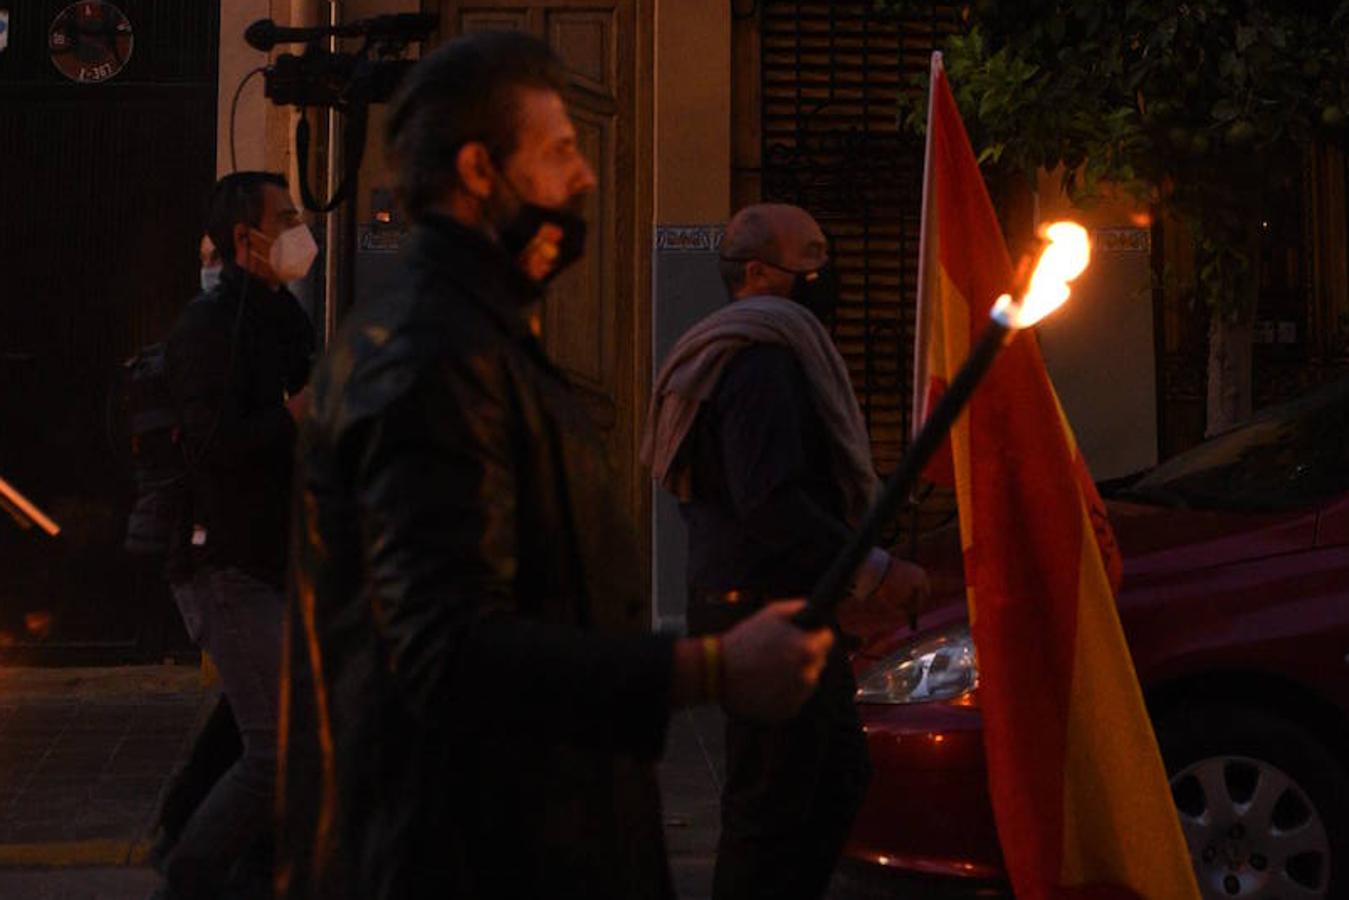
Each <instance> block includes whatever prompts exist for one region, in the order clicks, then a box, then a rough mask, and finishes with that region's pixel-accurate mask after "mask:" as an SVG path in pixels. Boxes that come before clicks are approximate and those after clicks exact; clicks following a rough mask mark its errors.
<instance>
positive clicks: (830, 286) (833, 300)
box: [791, 263, 838, 327]
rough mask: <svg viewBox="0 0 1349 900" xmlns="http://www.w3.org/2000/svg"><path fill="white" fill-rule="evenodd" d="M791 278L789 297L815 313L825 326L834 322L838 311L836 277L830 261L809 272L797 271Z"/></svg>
mask: <svg viewBox="0 0 1349 900" xmlns="http://www.w3.org/2000/svg"><path fill="white" fill-rule="evenodd" d="M795 274H796V277H795V278H793V279H792V293H791V299H792V300H795V301H796V302H797V303H800V304H801V305H802V306H804V307H805V308H806V309H808V310H810V311H811V312H813V313H814V314H815V318H817V319H819V320H820V321H821V322H822V323H823V324H824V325H825V326H826V327H828V326H830V325H832V324H833V323H834V313H835V312H837V311H838V277H837V276H836V275H835V274H834V266H833V264H832V263H825V264H824V265H822V266H820V267H819V268H818V269H815V270H813V271H810V272H797V273H795Z"/></svg>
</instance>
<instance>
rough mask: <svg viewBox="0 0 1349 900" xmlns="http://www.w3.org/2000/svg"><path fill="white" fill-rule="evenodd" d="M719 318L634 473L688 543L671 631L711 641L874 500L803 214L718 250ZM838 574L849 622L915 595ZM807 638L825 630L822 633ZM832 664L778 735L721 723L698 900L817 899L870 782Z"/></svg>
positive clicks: (843, 685)
mask: <svg viewBox="0 0 1349 900" xmlns="http://www.w3.org/2000/svg"><path fill="white" fill-rule="evenodd" d="M720 267H721V275H722V279H723V281H724V282H725V286H726V290H727V293H728V295H729V296H730V298H731V301H732V302H730V303H729V304H727V305H726V306H724V307H722V308H721V309H720V310H718V311H717V312H715V313H713V314H712V315H710V316H708V317H707V318H705V319H704V320H703V321H701V322H699V323H698V324H697V325H695V326H694V327H693V328H691V329H690V330H689V331H688V333H687V334H685V335H684V336H683V337H682V338H681V339H680V340H679V342H678V343H677V344H676V345H675V347H674V348H673V349H672V350H671V352H670V354H669V356H668V357H667V359H666V360H665V362H664V365H663V366H662V370H661V372H660V374H659V375H658V376H657V378H656V385H655V389H654V390H653V392H652V403H651V409H650V412H649V414H648V417H647V434H646V440H645V442H644V446H643V459H644V461H645V462H646V463H647V464H648V465H649V466H651V468H652V473H653V475H654V476H655V478H656V479H657V480H658V481H659V482H660V483H661V484H662V485H663V486H664V487H666V488H667V489H668V490H670V491H671V492H672V493H674V494H675V496H677V497H678V498H679V500H680V501H681V506H680V508H681V512H682V513H683V516H684V519H685V522H686V523H687V525H688V534H689V567H688V583H689V586H690V590H689V605H688V624H689V630H690V632H691V633H692V634H694V635H714V634H718V633H721V632H724V631H726V630H727V629H728V628H730V627H731V626H732V625H734V624H735V623H737V622H739V621H741V620H743V619H745V618H747V617H749V616H750V615H752V614H753V613H754V612H755V610H757V609H759V608H761V607H762V606H763V605H764V604H765V602H766V601H768V600H770V599H772V598H774V597H785V596H793V595H798V594H804V593H806V592H808V591H809V590H810V588H811V586H812V585H814V584H815V583H816V581H818V580H819V578H820V576H821V575H822V574H823V573H824V572H825V570H826V569H827V568H828V566H829V562H830V560H831V559H832V558H833V557H834V555H835V554H837V553H838V551H839V549H840V548H841V547H843V546H844V545H845V544H847V542H848V540H849V537H850V536H851V533H852V528H853V527H855V526H856V524H857V523H858V521H859V520H860V519H861V516H862V514H863V513H864V512H865V511H866V508H867V506H868V504H869V503H870V502H871V501H872V500H873V498H874V497H875V494H876V489H877V487H878V482H877V479H876V474H875V469H874V467H873V465H872V461H871V449H870V439H869V437H868V435H867V431H866V426H865V423H864V421H863V419H862V413H861V410H860V409H859V408H858V405H857V400H856V398H855V397H854V395H853V390H852V384H851V382H850V380H849V377H848V371H847V367H846V365H845V364H844V362H843V359H842V357H841V356H840V355H839V353H838V350H837V349H835V347H834V344H833V342H832V340H831V339H830V337H829V333H828V331H827V330H826V325H827V323H831V322H832V319H833V315H834V308H835V306H836V305H837V302H838V287H837V282H836V280H835V278H834V274H833V270H832V263H831V260H830V259H829V254H828V243H827V242H826V240H825V236H824V233H823V232H822V230H821V229H820V226H819V224H818V223H817V222H816V221H815V220H814V218H812V217H811V216H810V214H809V213H807V212H806V211H805V210H803V209H800V208H798V207H795V206H786V205H782V204H759V205H756V206H750V207H747V208H746V209H743V210H741V211H740V212H739V213H737V214H736V215H735V216H734V217H733V218H732V219H731V221H730V223H729V224H728V225H727V228H726V236H725V239H724V240H723V243H722V247H721V264H720ZM877 542H878V537H877V535H875V534H872V535H871V536H870V538H869V539H868V540H867V542H866V544H865V546H861V545H857V546H859V547H861V552H860V554H859V555H858V556H857V558H856V559H853V560H851V561H850V563H849V565H848V567H847V571H846V572H843V573H842V578H843V582H842V583H841V584H840V587H841V588H843V589H845V592H846V594H847V596H848V598H849V601H850V606H851V607H852V608H854V609H857V608H868V609H871V610H878V609H879V610H887V609H888V610H893V611H895V612H898V613H902V612H904V611H910V612H916V611H917V610H918V609H920V608H921V606H922V605H923V604H924V603H925V602H926V598H927V593H928V592H927V579H926V576H925V575H924V573H923V571H922V570H921V569H920V568H918V567H917V566H915V565H913V564H911V563H909V562H905V561H903V560H899V559H895V558H893V557H891V555H890V554H889V553H887V552H886V551H885V550H883V549H881V548H879V547H877V546H875V545H876V544H877ZM818 624H819V625H826V626H833V625H834V624H835V623H834V621H833V616H832V615H825V616H822V617H820V620H819V622H818ZM855 692H856V685H855V684H854V683H853V679H852V674H851V671H850V669H849V667H848V662H847V658H846V656H845V654H844V652H843V650H842V649H841V647H839V646H836V647H835V651H834V652H833V653H832V654H831V657H830V660H829V663H828V665H827V666H826V667H825V670H824V672H823V673H822V674H821V677H820V686H819V689H818V690H817V691H816V693H815V696H814V697H812V698H811V700H810V701H809V702H808V703H807V704H806V706H805V707H803V708H802V710H801V712H800V713H799V714H798V715H796V716H795V717H793V718H792V719H790V720H789V721H786V722H781V723H775V724H769V723H765V722H762V721H756V720H753V719H750V718H748V717H745V716H735V715H732V716H729V717H728V719H727V723H726V783H725V786H724V789H723V792H722V810H721V812H722V815H721V839H720V844H719V846H718V852H717V862H716V871H715V874H714V878H713V897H714V898H717V900H747V898H759V897H761V898H770V897H772V898H784V897H793V898H812V897H819V896H821V895H822V894H823V893H824V891H825V889H826V887H827V886H828V883H829V878H830V875H831V874H832V872H833V869H834V864H835V862H836V861H837V859H838V855H839V853H840V851H841V850H842V848H843V842H844V840H845V839H846V838H847V835H848V831H849V829H850V827H851V825H852V821H853V818H854V816H855V815H856V812H857V809H858V807H859V805H860V803H861V800H862V796H863V792H864V790H865V787H866V783H867V780H868V778H869V774H870V765H869V762H868V760H867V754H866V743H865V738H864V736H863V733H862V727H861V723H860V721H859V720H858V716H857V710H856V708H855V706H854V703H853V696H854V694H855Z"/></svg>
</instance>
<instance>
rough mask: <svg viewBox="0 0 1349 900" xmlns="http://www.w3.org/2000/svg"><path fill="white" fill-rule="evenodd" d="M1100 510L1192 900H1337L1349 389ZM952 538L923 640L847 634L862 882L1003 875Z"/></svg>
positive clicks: (1346, 709)
mask: <svg viewBox="0 0 1349 900" xmlns="http://www.w3.org/2000/svg"><path fill="white" fill-rule="evenodd" d="M1106 493H1107V494H1108V496H1109V497H1110V500H1109V503H1110V506H1111V515H1112V520H1113V523H1114V527H1115V531H1116V536H1117V538H1118V540H1119V543H1120V546H1121V548H1122V549H1123V553H1124V560H1125V569H1124V573H1125V574H1124V583H1123V587H1122V589H1121V591H1120V596H1119V600H1118V606H1119V613H1120V618H1121V620H1122V621H1123V624H1124V629H1125V632H1126V634H1127V636H1128V640H1129V645H1130V649H1131V651H1132V654H1133V659H1134V665H1135V666H1136V668H1137V670H1138V676H1139V679H1140V681H1141V683H1142V685H1143V689H1144V692H1145V695H1146V697H1147V701H1148V705H1149V709H1150V712H1151V715H1152V719H1153V724H1154V726H1155V728H1156V732H1157V737H1158V742H1159V743H1160V745H1161V749H1162V754H1163V757H1164V759H1165V761H1166V766H1167V771H1168V773H1169V775H1170V778H1171V788H1172V793H1173V796H1174V798H1175V802H1176V806H1177V810H1178V814H1179V816H1180V819H1181V823H1182V826H1183V829H1184V832H1185V836H1186V839H1187V842H1188V844H1189V849H1190V853H1191V856H1192V858H1193V861H1194V866H1195V871H1196V873H1197V874H1198V878H1199V884H1200V888H1201V892H1202V894H1203V896H1204V897H1205V898H1234V897H1237V898H1254V897H1259V898H1271V900H1294V898H1308V900H1310V898H1346V897H1349V381H1346V382H1343V383H1340V384H1337V385H1334V386H1332V387H1331V388H1329V389H1326V390H1322V391H1320V392H1319V393H1316V394H1314V395H1312V396H1310V397H1307V398H1304V399H1302V400H1300V401H1297V402H1295V403H1292V404H1288V405H1285V406H1282V407H1279V408H1276V409H1274V410H1271V411H1270V412H1269V413H1267V414H1264V415H1262V416H1260V417H1258V418H1257V419H1255V420H1253V421H1251V422H1250V423H1248V424H1247V425H1244V426H1242V427H1239V428H1237V429H1235V430H1233V431H1231V432H1228V433H1227V434H1225V435H1222V436H1219V437H1217V438H1214V439H1212V440H1210V441H1207V442H1206V443H1204V444H1201V445H1199V446H1197V447H1195V448H1193V449H1191V450H1189V451H1187V452H1185V453H1183V454H1181V455H1179V456H1177V457H1175V458H1173V459H1171V460H1170V461H1168V462H1166V463H1165V464H1163V465H1161V466H1159V467H1158V468H1156V469H1153V470H1151V471H1150V472H1148V473H1146V474H1145V475H1143V476H1142V477H1141V478H1138V479H1134V480H1132V481H1131V482H1128V483H1126V485H1125V486H1123V487H1122V488H1120V489H1118V490H1114V491H1107V492H1106ZM947 531H948V533H947V534H945V535H941V536H934V538H935V539H929V540H928V541H927V542H926V543H925V549H924V551H922V552H921V553H920V560H921V561H923V562H924V563H925V564H926V565H927V566H928V567H929V571H930V572H931V573H932V575H933V578H934V590H935V591H938V592H941V593H942V594H947V595H949V597H950V599H951V601H952V602H951V603H950V604H948V605H946V606H945V607H943V608H941V609H939V610H938V611H936V612H934V613H931V614H929V615H928V616H926V617H925V620H924V621H923V622H922V623H921V625H920V627H919V628H918V630H917V631H914V632H911V631H910V630H909V629H908V628H907V627H903V628H899V629H896V628H895V627H894V626H893V625H891V626H890V627H888V628H886V629H883V630H879V631H878V630H877V629H876V628H875V627H870V628H868V627H867V625H866V623H849V624H851V625H855V626H858V627H860V628H861V629H862V630H863V632H864V643H863V646H862V649H861V650H860V651H859V653H858V654H857V656H856V658H855V665H856V669H857V672H858V684H859V690H858V703H859V704H860V708H861V711H862V718H863V722H864V724H865V726H866V730H867V735H868V740H869V744H870V749H871V757H872V762H873V765H874V768H875V775H874V777H873V780H872V784H871V788H870V791H869V793H868V796H867V799H866V803H865V806H864V808H863V810H862V812H861V814H860V816H859V818H858V821H857V823H856V827H855V828H854V831H853V836H852V839H851V842H850V847H849V850H848V855H849V856H850V857H851V858H852V860H854V861H855V862H854V864H853V865H852V866H851V868H852V869H854V870H858V869H860V870H862V871H864V872H865V874H866V876H867V880H868V881H872V880H877V881H882V882H883V881H884V880H885V876H884V875H883V873H882V870H890V871H892V872H896V873H898V872H907V873H915V872H921V873H927V874H928V875H930V876H940V877H939V878H938V879H937V880H936V881H934V882H933V883H934V884H935V883H937V882H942V883H944V882H945V881H946V880H947V879H949V880H950V881H951V882H952V883H953V884H954V883H956V882H958V881H960V880H966V881H965V883H966V884H967V885H969V886H972V885H974V884H975V883H985V880H987V879H992V880H993V881H994V883H996V880H997V879H999V878H1001V876H1002V875H1003V869H1002V862H1001V858H1000V853H999V848H998V841H997V833H996V830H995V828H994V824H993V815H992V810H991V809H990V806H989V798H988V790H987V781H986V775H985V772H984V749H983V735H982V731H981V719H980V713H979V692H978V668H977V661H976V659H975V653H974V648H973V645H972V643H971V641H970V637H969V628H968V626H967V624H966V619H965V610H964V605H963V596H962V587H961V584H960V581H961V576H960V574H959V573H960V559H959V541H958V538H957V537H956V536H955V534H954V526H951V527H950V528H949V529H947ZM858 863H860V864H862V865H858ZM935 893H936V892H935V891H933V894H932V895H935ZM927 895H928V894H925V896H927Z"/></svg>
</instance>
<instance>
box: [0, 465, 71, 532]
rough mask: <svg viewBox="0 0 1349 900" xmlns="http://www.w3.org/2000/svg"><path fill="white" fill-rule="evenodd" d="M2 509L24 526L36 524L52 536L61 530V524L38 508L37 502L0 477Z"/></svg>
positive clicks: (0, 504) (0, 506)
mask: <svg viewBox="0 0 1349 900" xmlns="http://www.w3.org/2000/svg"><path fill="white" fill-rule="evenodd" d="M0 510H4V511H5V512H7V513H9V515H10V516H11V517H12V518H13V519H14V521H15V522H17V523H18V524H19V525H20V527H22V528H25V529H26V528H31V527H33V526H34V525H36V526H37V527H39V528H41V529H42V530H43V531H45V532H47V534H49V535H51V536H52V537H56V535H58V534H60V532H61V527H60V526H59V525H57V524H56V523H55V522H53V521H52V520H51V519H50V518H48V516H47V515H46V514H45V513H44V512H43V511H42V510H40V509H38V508H37V505H36V504H34V503H33V502H32V501H31V500H29V499H28V498H27V497H25V496H24V495H23V494H20V493H19V492H18V491H17V490H16V489H15V488H14V487H12V486H11V485H10V483H9V482H8V481H5V479H3V478H0Z"/></svg>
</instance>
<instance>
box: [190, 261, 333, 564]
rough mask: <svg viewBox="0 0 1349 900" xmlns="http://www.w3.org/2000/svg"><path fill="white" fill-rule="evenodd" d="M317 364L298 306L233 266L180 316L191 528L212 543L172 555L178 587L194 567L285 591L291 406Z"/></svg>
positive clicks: (311, 338) (305, 318)
mask: <svg viewBox="0 0 1349 900" xmlns="http://www.w3.org/2000/svg"><path fill="white" fill-rule="evenodd" d="M241 302H242V304H243V306H242V311H241V309H240V303H241ZM313 355H314V330H313V326H312V325H311V324H310V321H309V318H308V316H306V315H305V312H304V310H303V309H302V308H301V307H300V304H299V303H298V301H296V299H295V297H294V296H293V295H291V294H290V292H289V291H286V290H285V289H284V288H278V289H277V290H272V289H270V288H268V287H267V285H266V284H264V283H263V282H261V281H259V280H257V279H256V278H248V277H246V276H245V273H244V272H243V270H242V269H239V268H237V267H235V266H226V267H225V269H224V270H223V271H222V273H221V278H220V284H219V285H218V286H217V287H215V288H214V289H212V290H210V291H208V292H206V293H205V294H202V295H200V296H198V297H197V298H196V299H194V300H193V301H192V302H191V303H189V304H188V305H187V308H186V309H184V310H183V314H182V315H181V316H180V317H179V319H178V323H177V325H176V326H175V327H174V330H173V334H172V335H171V336H170V337H169V342H168V351H167V358H168V373H169V384H170V389H171V390H172V391H173V395H174V400H175V402H176V403H177V405H178V411H179V416H180V420H181V422H182V427H183V433H182V441H183V449H184V454H185V455H186V457H187V459H188V460H189V480H190V482H191V486H192V517H191V518H192V521H191V522H189V523H186V525H187V527H188V529H189V532H188V533H189V534H190V526H191V525H193V524H197V525H201V526H204V527H205V543H204V544H201V545H200V546H198V547H195V548H193V550H192V551H191V552H190V553H189V552H187V551H185V550H184V548H182V547H181V546H180V547H179V548H178V549H177V550H176V551H175V552H173V553H172V555H171V559H170V565H169V571H170V577H171V578H172V577H174V576H175V575H178V576H181V575H182V574H183V573H184V570H185V568H186V566H187V563H188V560H189V558H190V559H191V560H193V561H195V562H200V563H204V564H207V565H213V566H235V567H238V568H241V569H243V570H244V571H246V572H248V573H249V574H250V575H253V576H254V577H256V578H259V579H261V580H263V581H267V582H269V583H271V584H274V585H276V586H278V587H280V586H281V585H282V584H283V582H284V578H285V569H286V546H287V541H288V538H287V520H288V511H289V507H290V480H291V471H292V469H293V466H294V463H293V458H292V457H293V453H294V446H295V425H294V423H293V422H292V420H291V417H290V413H289V412H288V411H287V409H286V406H285V401H286V397H287V395H288V394H294V393H297V392H298V391H299V390H301V389H302V388H303V387H304V386H305V384H306V383H307V382H308V380H309V368H310V364H311V363H312V361H313ZM186 539H188V537H187V535H184V536H183V537H182V540H186Z"/></svg>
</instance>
